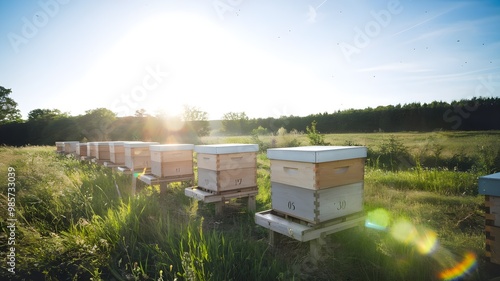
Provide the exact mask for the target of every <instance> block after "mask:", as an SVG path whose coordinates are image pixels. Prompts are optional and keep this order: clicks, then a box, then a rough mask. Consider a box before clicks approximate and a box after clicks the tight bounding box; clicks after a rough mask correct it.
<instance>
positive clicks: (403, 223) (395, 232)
mask: <svg viewBox="0 0 500 281" xmlns="http://www.w3.org/2000/svg"><path fill="white" fill-rule="evenodd" d="M390 233H391V235H392V237H394V239H396V240H398V241H399V242H401V243H404V244H411V243H413V242H414V241H415V240H416V238H417V235H418V231H417V229H416V228H415V226H414V225H413V224H412V223H411V222H409V221H407V220H405V219H401V220H399V221H397V222H396V223H394V225H393V226H392V228H391V230H390Z"/></svg>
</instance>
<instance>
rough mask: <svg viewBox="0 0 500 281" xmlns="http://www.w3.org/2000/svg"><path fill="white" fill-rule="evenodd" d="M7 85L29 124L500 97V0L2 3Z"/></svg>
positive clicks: (0, 43)
mask: <svg viewBox="0 0 500 281" xmlns="http://www.w3.org/2000/svg"><path fill="white" fill-rule="evenodd" d="M0 17H1V18H2V24H1V26H0V35H1V36H2V37H1V38H2V39H1V40H0V61H1V62H2V64H1V68H0V85H1V86H4V87H6V88H11V89H12V92H13V93H12V98H14V100H15V101H17V102H18V104H19V108H20V109H21V111H22V114H23V116H24V117H26V116H27V114H28V112H29V111H30V110H33V109H37V108H57V109H60V110H62V111H66V112H70V113H71V114H72V115H78V114H82V113H84V111H85V110H89V109H94V108H98V107H106V108H109V109H111V110H113V111H114V112H116V113H118V114H119V115H121V116H123V115H132V114H133V113H134V112H135V110H137V109H140V108H145V109H146V110H147V111H148V113H151V114H156V113H157V112H159V111H163V112H165V113H167V114H171V115H174V114H178V113H179V112H180V111H181V110H182V105H184V104H187V105H190V106H196V107H199V108H200V109H201V110H203V111H206V112H208V113H209V118H210V119H219V118H221V116H222V115H223V114H224V113H227V112H246V114H247V115H248V116H249V117H251V118H254V117H279V116H282V115H298V116H305V115H308V114H314V113H322V112H334V111H337V110H339V109H340V110H342V109H347V108H365V107H368V106H370V107H376V106H379V105H389V104H393V105H395V104H398V103H401V104H405V103H411V102H421V103H424V102H431V101H434V100H442V101H447V102H451V101H452V100H458V99H463V98H471V97H474V96H485V97H487V96H495V97H498V96H500V32H499V31H498V27H499V26H500V2H498V1H451V0H449V1H445V0H438V1H409V0H400V1H392V0H384V1H347V0H335V1H334V0H326V1H325V0H318V1H316V0H309V1H305V0H304V1H286V0H277V1H269V0H215V1H213V0H197V1H196V0H192V1H181V0H175V1H174V0H157V1H156V0H151V1H97V0H89V1H76V0H64V1H63V0H59V1H57V0H40V1H13V0H12V1H2V2H1V3H0Z"/></svg>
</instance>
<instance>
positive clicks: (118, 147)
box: [109, 141, 125, 165]
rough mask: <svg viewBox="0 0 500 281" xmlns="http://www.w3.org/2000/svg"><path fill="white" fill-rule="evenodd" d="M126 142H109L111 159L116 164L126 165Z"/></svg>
mask: <svg viewBox="0 0 500 281" xmlns="http://www.w3.org/2000/svg"><path fill="white" fill-rule="evenodd" d="M124 145H125V142H123V141H113V142H110V143H109V160H110V161H111V162H113V163H114V164H116V165H125V147H124Z"/></svg>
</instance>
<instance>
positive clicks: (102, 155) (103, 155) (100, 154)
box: [93, 141, 110, 162]
mask: <svg viewBox="0 0 500 281" xmlns="http://www.w3.org/2000/svg"><path fill="white" fill-rule="evenodd" d="M109 144H110V142H109V141H99V142H94V143H93V145H94V146H95V158H96V159H97V160H99V161H100V162H104V161H110V158H109Z"/></svg>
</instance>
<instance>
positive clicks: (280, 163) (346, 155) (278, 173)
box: [267, 146, 366, 225]
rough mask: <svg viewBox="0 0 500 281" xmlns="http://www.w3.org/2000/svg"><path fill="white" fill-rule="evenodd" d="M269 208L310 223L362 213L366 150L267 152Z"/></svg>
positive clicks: (321, 148) (331, 148) (309, 148)
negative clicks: (269, 184) (269, 188)
mask: <svg viewBox="0 0 500 281" xmlns="http://www.w3.org/2000/svg"><path fill="white" fill-rule="evenodd" d="M267 156H268V158H269V159H270V161H271V200H272V209H273V210H274V211H276V212H277V213H280V214H283V215H285V216H290V217H292V218H296V219H299V220H301V221H304V222H307V223H310V224H313V225H314V224H319V223H323V222H326V221H329V220H332V219H335V218H339V217H343V216H346V215H350V214H354V213H357V212H361V211H362V210H363V179H364V163H365V158H366V147H360V146H305V147H292V148H276V149H268V150H267Z"/></svg>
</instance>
